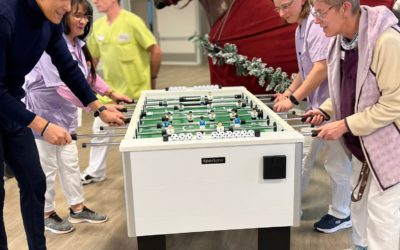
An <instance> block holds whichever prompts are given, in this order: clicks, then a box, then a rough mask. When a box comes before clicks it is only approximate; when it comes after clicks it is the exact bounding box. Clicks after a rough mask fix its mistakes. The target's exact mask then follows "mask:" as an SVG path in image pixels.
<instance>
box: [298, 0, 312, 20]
mask: <svg viewBox="0 0 400 250" xmlns="http://www.w3.org/2000/svg"><path fill="white" fill-rule="evenodd" d="M311 2H312V0H306V1H305V2H304V4H303V6H302V7H301V12H300V18H301V19H304V18H307V17H308V16H309V15H310V12H311Z"/></svg>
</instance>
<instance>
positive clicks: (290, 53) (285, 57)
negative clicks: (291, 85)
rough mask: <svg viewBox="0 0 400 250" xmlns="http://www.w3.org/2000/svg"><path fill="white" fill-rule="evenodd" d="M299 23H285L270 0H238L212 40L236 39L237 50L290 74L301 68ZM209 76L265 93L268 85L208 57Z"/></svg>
mask: <svg viewBox="0 0 400 250" xmlns="http://www.w3.org/2000/svg"><path fill="white" fill-rule="evenodd" d="M393 3H394V0H391V1H385V0H370V1H363V0H361V4H368V5H371V6H374V5H386V6H388V7H389V8H391V7H392V6H393ZM295 29H296V25H294V24H291V25H288V24H285V23H284V21H283V19H281V18H280V17H279V15H278V14H277V13H275V11H274V5H273V2H272V1H270V0H238V1H236V2H235V4H234V5H233V6H232V9H231V11H230V14H229V15H228V16H227V18H226V21H225V22H224V17H221V18H220V19H219V20H218V21H217V22H216V23H215V24H214V25H213V27H212V28H211V31H210V33H209V37H210V41H211V42H212V43H216V44H218V45H220V46H223V45H224V44H225V43H233V44H235V45H236V46H237V47H238V53H239V54H241V55H245V56H247V57H248V59H249V60H251V59H252V58H253V57H258V58H261V59H262V61H263V62H264V63H268V65H270V66H272V67H274V68H276V67H281V68H282V70H283V71H286V72H287V73H288V74H289V75H291V74H292V73H294V72H297V71H298V67H297V60H296V54H295V53H296V52H295V45H294V32H295ZM209 67H210V78H211V79H210V80H211V83H212V84H219V85H221V86H245V87H246V88H247V89H248V90H249V91H250V92H252V93H254V94H261V93H265V87H261V86H259V84H258V80H257V79H256V78H255V77H239V76H237V75H236V69H235V67H234V66H231V65H222V66H219V65H218V64H217V65H213V64H212V62H211V60H209Z"/></svg>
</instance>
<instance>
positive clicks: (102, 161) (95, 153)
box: [85, 117, 112, 178]
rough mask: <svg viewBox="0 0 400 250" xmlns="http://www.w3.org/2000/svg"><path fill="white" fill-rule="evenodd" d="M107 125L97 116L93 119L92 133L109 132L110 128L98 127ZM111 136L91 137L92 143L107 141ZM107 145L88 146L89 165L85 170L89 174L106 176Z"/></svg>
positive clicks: (99, 176)
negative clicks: (102, 128)
mask: <svg viewBox="0 0 400 250" xmlns="http://www.w3.org/2000/svg"><path fill="white" fill-rule="evenodd" d="M101 126H102V127H108V124H107V123H105V122H103V121H102V120H101V119H100V118H99V117H96V118H95V119H94V121H93V127H92V130H93V133H94V134H103V135H105V134H109V133H112V132H111V131H110V130H100V127H101ZM110 141H111V137H93V138H92V140H91V142H92V143H108V142H110ZM107 152H108V146H94V147H91V148H90V156H89V166H88V167H87V168H86V170H85V172H86V173H87V174H89V175H90V176H93V177H97V178H101V177H105V176H106V163H107Z"/></svg>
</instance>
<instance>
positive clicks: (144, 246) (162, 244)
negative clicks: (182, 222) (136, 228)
mask: <svg viewBox="0 0 400 250" xmlns="http://www.w3.org/2000/svg"><path fill="white" fill-rule="evenodd" d="M137 243H138V250H166V248H167V246H166V237H165V235H164V234H162V235H150V236H138V237H137Z"/></svg>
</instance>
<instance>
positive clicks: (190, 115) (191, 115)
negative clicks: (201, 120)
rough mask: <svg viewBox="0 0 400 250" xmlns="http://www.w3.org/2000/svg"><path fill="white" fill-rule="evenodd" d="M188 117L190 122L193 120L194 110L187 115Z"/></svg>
mask: <svg viewBox="0 0 400 250" xmlns="http://www.w3.org/2000/svg"><path fill="white" fill-rule="evenodd" d="M186 118H187V120H188V122H193V112H192V111H189V113H188V114H187V115H186Z"/></svg>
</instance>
